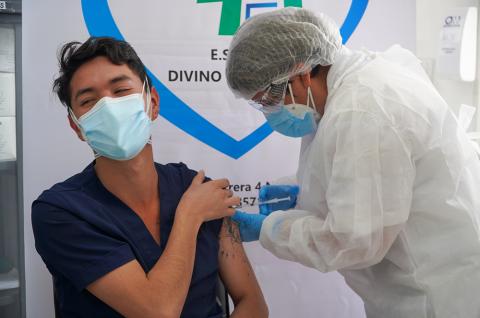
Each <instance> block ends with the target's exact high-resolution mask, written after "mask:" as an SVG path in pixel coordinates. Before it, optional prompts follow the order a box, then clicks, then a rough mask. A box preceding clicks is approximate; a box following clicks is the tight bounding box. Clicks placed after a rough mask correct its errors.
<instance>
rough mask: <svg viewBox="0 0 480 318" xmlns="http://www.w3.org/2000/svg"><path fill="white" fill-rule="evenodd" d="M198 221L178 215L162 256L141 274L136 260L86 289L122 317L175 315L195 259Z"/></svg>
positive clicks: (180, 305) (141, 270)
mask: <svg viewBox="0 0 480 318" xmlns="http://www.w3.org/2000/svg"><path fill="white" fill-rule="evenodd" d="M199 228H200V224H198V222H197V223H195V222H193V221H192V220H191V219H189V218H187V217H182V216H180V215H179V216H178V217H176V219H175V223H174V225H173V228H172V232H171V234H170V237H169V239H168V243H167V246H166V247H165V251H164V252H163V254H162V256H161V257H160V259H159V260H158V262H157V263H156V264H155V266H154V267H153V268H152V270H151V271H150V272H149V273H148V274H145V272H144V270H143V268H142V267H141V266H140V264H139V263H138V261H137V260H133V261H130V262H128V263H126V264H125V265H123V266H120V267H118V268H116V269H115V270H113V271H111V272H110V273H108V274H106V275H105V276H103V277H101V278H99V279H98V280H96V281H95V282H93V283H92V284H90V285H88V286H87V289H88V291H90V292H91V293H92V294H93V295H95V296H96V297H98V298H99V299H100V300H102V301H103V302H104V303H106V304H108V305H109V306H110V307H112V308H114V309H115V310H116V311H118V312H119V313H121V314H122V315H124V316H125V317H146V318H147V317H159V318H163V317H179V316H180V313H181V311H182V308H183V305H184V302H185V298H186V296H187V292H188V288H189V286H190V280H191V276H192V270H193V264H194V261H195V249H196V240H197V233H198V230H199Z"/></svg>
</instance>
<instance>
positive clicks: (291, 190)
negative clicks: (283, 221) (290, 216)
mask: <svg viewBox="0 0 480 318" xmlns="http://www.w3.org/2000/svg"><path fill="white" fill-rule="evenodd" d="M299 191H300V188H299V187H298V185H296V184H295V185H289V184H281V185H274V184H271V185H265V186H262V187H261V188H260V191H259V193H258V200H259V203H262V201H267V200H271V199H282V198H286V197H289V198H290V199H289V200H285V201H282V202H277V203H269V204H260V213H261V214H263V215H269V214H270V213H272V212H273V211H278V210H289V209H292V208H294V207H295V205H297V196H298V192H299Z"/></svg>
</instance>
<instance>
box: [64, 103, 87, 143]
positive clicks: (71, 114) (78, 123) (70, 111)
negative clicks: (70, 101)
mask: <svg viewBox="0 0 480 318" xmlns="http://www.w3.org/2000/svg"><path fill="white" fill-rule="evenodd" d="M67 109H68V114H69V115H70V118H71V119H72V121H73V122H74V123H75V125H77V128H78V130H80V133H81V134H82V137H83V139H85V141H86V140H87V136H86V135H85V133H84V132H83V129H82V126H81V125H80V122H79V121H78V119H77V117H76V116H75V114H74V113H73V110H72V108H71V107H70V106H67Z"/></svg>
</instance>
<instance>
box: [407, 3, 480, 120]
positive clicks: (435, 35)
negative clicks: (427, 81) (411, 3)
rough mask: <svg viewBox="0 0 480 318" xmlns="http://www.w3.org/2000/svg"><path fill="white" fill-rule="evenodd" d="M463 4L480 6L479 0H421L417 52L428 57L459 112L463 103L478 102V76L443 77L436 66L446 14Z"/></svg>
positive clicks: (428, 64) (439, 83)
mask: <svg viewBox="0 0 480 318" xmlns="http://www.w3.org/2000/svg"><path fill="white" fill-rule="evenodd" d="M463 6H478V0H441V1H439V0H417V45H416V46H417V51H416V53H417V56H418V57H419V58H420V59H422V60H423V61H424V64H425V66H426V69H427V70H428V71H429V73H431V75H432V80H433V83H434V84H435V86H436V87H437V89H438V91H439V92H440V94H441V95H442V96H443V97H444V98H445V100H446V101H447V103H448V104H449V105H450V106H451V107H452V109H453V110H454V111H455V112H457V111H458V108H459V107H460V105H461V104H467V105H471V106H474V107H477V106H478V104H479V103H478V100H477V99H478V92H477V90H478V88H477V86H478V80H477V81H475V82H461V81H452V80H446V79H440V78H439V77H438V76H437V75H436V74H435V70H434V68H435V62H436V56H437V52H438V45H439V36H440V35H439V32H440V29H441V25H442V22H443V15H444V13H445V11H446V10H448V8H451V7H463ZM479 42H480V41H479ZM477 54H478V51H477ZM478 64H480V63H478V60H477V65H478ZM477 69H479V68H478V66H477ZM477 74H478V71H477ZM477 76H478V75H477Z"/></svg>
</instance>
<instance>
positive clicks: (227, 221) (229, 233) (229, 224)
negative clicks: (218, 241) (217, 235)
mask: <svg viewBox="0 0 480 318" xmlns="http://www.w3.org/2000/svg"><path fill="white" fill-rule="evenodd" d="M235 225H236V223H235V222H234V221H232V219H231V218H228V217H227V218H223V226H224V227H225V230H226V231H225V237H229V238H230V240H231V241H232V243H237V244H239V243H242V238H241V237H240V231H239V230H238V228H237V227H236V226H235Z"/></svg>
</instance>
